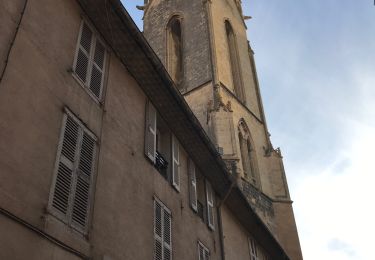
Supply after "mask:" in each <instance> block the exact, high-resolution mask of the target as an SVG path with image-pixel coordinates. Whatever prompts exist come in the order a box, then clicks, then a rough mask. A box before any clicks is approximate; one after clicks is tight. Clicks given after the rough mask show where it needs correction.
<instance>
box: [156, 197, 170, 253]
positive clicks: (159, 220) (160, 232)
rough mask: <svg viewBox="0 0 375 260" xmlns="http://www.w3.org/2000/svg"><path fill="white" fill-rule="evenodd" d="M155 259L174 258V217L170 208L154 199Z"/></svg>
mask: <svg viewBox="0 0 375 260" xmlns="http://www.w3.org/2000/svg"><path fill="white" fill-rule="evenodd" d="M154 260H172V218H171V212H170V210H169V209H168V208H167V207H165V206H164V205H163V204H162V203H161V202H160V201H158V200H157V199H155V200H154Z"/></svg>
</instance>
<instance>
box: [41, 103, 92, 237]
mask: <svg viewBox="0 0 375 260" xmlns="http://www.w3.org/2000/svg"><path fill="white" fill-rule="evenodd" d="M68 117H71V118H72V119H73V120H74V121H75V123H77V124H78V127H79V128H80V129H81V130H80V131H79V136H78V140H77V143H78V144H80V143H81V142H82V138H83V133H85V134H87V135H89V136H90V137H91V138H92V139H93V140H94V141H95V146H94V154H93V159H92V160H93V162H92V170H91V176H90V180H89V182H90V190H89V197H88V208H87V212H86V224H85V226H84V227H79V226H77V225H75V224H74V223H73V221H72V211H73V206H74V204H73V201H72V200H73V194H74V193H75V192H76V190H75V185H76V182H77V178H75V179H74V176H76V175H77V171H78V166H74V171H73V173H72V175H73V177H72V178H73V180H72V186H73V187H74V188H71V190H70V193H69V203H68V209H67V213H66V214H62V213H61V212H60V211H58V210H57V209H56V208H55V207H53V198H54V192H55V187H56V180H57V177H58V170H59V165H60V161H61V160H63V159H62V158H61V156H62V154H61V153H62V148H63V141H64V133H65V127H66V122H67V120H68ZM81 148H82V147H80V145H78V148H77V149H78V150H77V151H76V155H79V156H78V157H77V156H75V157H76V158H75V159H74V162H73V164H74V165H78V163H79V158H80V154H81ZM98 153H99V147H98V139H97V137H96V136H95V135H94V134H93V133H92V132H91V130H89V129H88V128H87V127H86V126H85V125H84V124H83V123H82V121H81V120H80V119H79V118H77V117H76V116H75V115H74V114H73V113H72V112H71V111H69V110H68V109H67V108H64V116H63V119H62V126H61V130H60V136H59V144H58V148H57V155H56V160H55V167H54V174H53V179H52V185H51V188H50V196H49V200H48V212H49V213H50V214H51V215H53V216H55V217H56V218H58V219H60V220H61V221H62V222H64V223H65V224H66V225H68V226H70V227H72V228H74V229H75V230H77V231H78V232H80V233H83V234H87V232H88V227H89V226H90V221H91V208H92V203H93V197H94V195H93V193H94V189H93V187H94V184H95V178H96V164H97V157H98ZM72 193H73V194H72Z"/></svg>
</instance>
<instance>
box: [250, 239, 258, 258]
mask: <svg viewBox="0 0 375 260" xmlns="http://www.w3.org/2000/svg"><path fill="white" fill-rule="evenodd" d="M249 246H250V259H251V260H258V250H257V246H256V243H255V241H254V240H253V239H252V238H249Z"/></svg>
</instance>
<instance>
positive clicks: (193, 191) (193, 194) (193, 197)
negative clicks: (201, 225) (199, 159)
mask: <svg viewBox="0 0 375 260" xmlns="http://www.w3.org/2000/svg"><path fill="white" fill-rule="evenodd" d="M188 170H189V179H190V206H191V208H192V209H193V210H194V211H195V212H197V211H198V205H197V204H198V202H197V178H196V175H195V164H194V162H193V161H192V160H191V159H190V160H189V165H188Z"/></svg>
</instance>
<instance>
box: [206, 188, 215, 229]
mask: <svg viewBox="0 0 375 260" xmlns="http://www.w3.org/2000/svg"><path fill="white" fill-rule="evenodd" d="M206 199H207V220H208V226H209V227H210V228H211V229H212V230H214V229H215V225H214V193H213V190H212V187H211V184H210V183H209V182H208V181H206Z"/></svg>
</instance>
